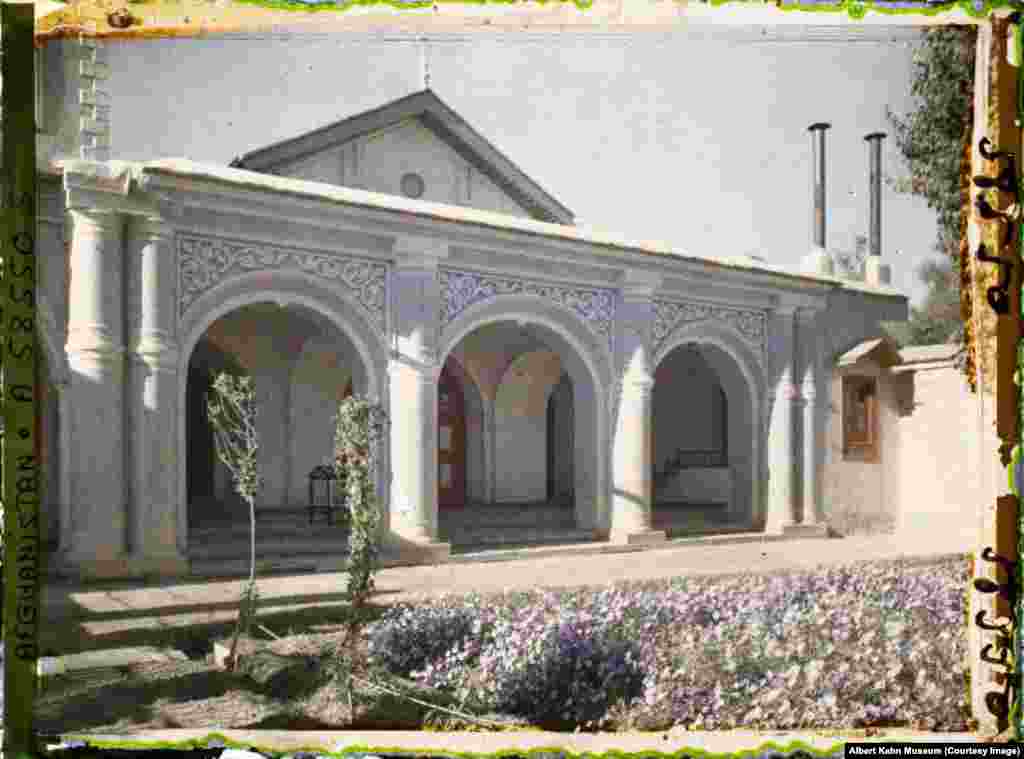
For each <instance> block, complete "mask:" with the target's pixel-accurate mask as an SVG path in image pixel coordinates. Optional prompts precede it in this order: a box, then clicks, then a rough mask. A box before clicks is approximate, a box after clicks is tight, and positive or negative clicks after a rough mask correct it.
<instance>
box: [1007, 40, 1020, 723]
mask: <svg viewBox="0 0 1024 759" xmlns="http://www.w3.org/2000/svg"><path fill="white" fill-rule="evenodd" d="M1013 44H1014V47H1015V48H1016V50H1015V51H1014V52H1015V53H1016V56H1015V57H1016V59H1017V102H1016V104H1015V108H1016V112H1017V120H1018V123H1024V61H1022V60H1021V52H1022V50H1024V25H1022V24H1019V23H1018V24H1017V25H1016V28H1015V30H1014V35H1013ZM1019 148H1020V146H1015V147H1014V152H1017V153H1018V155H1019V152H1020V151H1019ZM1018 166H1020V164H1019V163H1018ZM1018 171H1020V169H1019V168H1018ZM1017 184H1018V188H1020V185H1021V178H1020V177H1019V176H1018V177H1017ZM1017 235H1018V240H1017V251H1016V253H1017V255H1016V257H1015V258H1016V261H1015V263H1016V265H1017V267H1018V271H1019V268H1020V265H1021V261H1022V260H1024V255H1022V254H1024V225H1021V224H1018V225H1017ZM1017 281H1018V284H1020V286H1021V295H1024V280H1022V279H1021V278H1020V277H1019V276H1018V280H1017ZM1019 302H1020V308H1021V314H1019V315H1018V318H1021V319H1024V297H1022V298H1021V299H1020V301H1019ZM1018 334H1019V333H1018ZM1016 375H1017V376H1016V377H1015V379H1016V380H1018V383H1017V384H1018V385H1020V380H1021V378H1024V341H1022V342H1019V343H1018V344H1017V371H1016ZM1018 403H1019V404H1020V409H1019V414H1020V423H1019V424H1018V425H1017V430H1018V432H1017V434H1018V439H1017V445H1016V450H1015V451H1014V452H1013V453H1014V454H1015V455H1011V457H1010V466H1009V469H1010V492H1012V493H1014V495H1016V496H1017V555H1016V556H1015V557H1014V559H1015V560H1016V562H1017V567H1018V571H1017V573H1016V575H1017V608H1016V609H1014V612H1015V614H1016V617H1017V624H1016V625H1014V630H1013V668H1014V674H1015V675H1016V677H1017V678H1018V679H1017V683H1018V687H1017V689H1016V690H1014V691H1013V701H1012V702H1011V703H1010V724H1011V725H1012V726H1013V736H1014V739H1015V740H1016V741H1017V742H1018V743H1019V742H1021V740H1022V738H1024V714H1022V712H1024V708H1022V707H1024V704H1022V701H1021V688H1020V677H1021V664H1022V663H1024V659H1022V658H1021V648H1022V640H1021V639H1022V635H1021V629H1020V627H1021V613H1022V612H1024V578H1022V577H1021V574H1022V573H1021V571H1020V567H1021V566H1022V561H1024V514H1022V509H1021V497H1020V483H1015V482H1014V479H1015V477H1014V474H1015V470H1016V459H1017V458H1018V457H1019V456H1020V453H1021V449H1022V448H1024V395H1022V394H1020V393H1019V392H1018ZM1014 485H1016V486H1017V487H1014Z"/></svg>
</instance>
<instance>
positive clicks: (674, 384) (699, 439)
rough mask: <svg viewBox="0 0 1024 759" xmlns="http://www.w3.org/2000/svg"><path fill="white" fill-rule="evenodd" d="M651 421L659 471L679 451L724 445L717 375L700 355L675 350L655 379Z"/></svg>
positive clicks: (706, 448) (709, 448)
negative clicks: (719, 415)
mask: <svg viewBox="0 0 1024 759" xmlns="http://www.w3.org/2000/svg"><path fill="white" fill-rule="evenodd" d="M654 378H655V385H654V398H653V402H652V403H653V406H652V417H653V426H654V464H655V466H656V468H657V469H658V470H659V471H660V470H661V469H662V468H663V467H664V466H665V463H666V462H667V461H668V460H669V459H671V458H673V457H674V456H675V453H676V450H677V449H679V448H682V449H684V450H712V449H714V448H716V447H717V446H718V444H719V443H720V441H721V431H720V430H719V429H718V428H719V426H720V425H721V420H720V419H718V418H717V417H716V412H717V410H718V397H717V396H718V387H719V381H718V377H717V375H716V374H715V373H714V372H713V371H712V370H711V368H710V367H709V366H708V364H707V362H706V361H705V360H704V359H703V358H701V356H700V354H695V353H693V352H690V351H686V350H680V349H676V350H674V351H672V352H671V353H670V354H669V355H668V356H666V357H665V360H664V361H662V362H661V364H659V366H658V368H657V371H656V372H655V375H654Z"/></svg>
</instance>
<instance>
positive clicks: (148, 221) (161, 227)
mask: <svg viewBox="0 0 1024 759" xmlns="http://www.w3.org/2000/svg"><path fill="white" fill-rule="evenodd" d="M130 225H131V226H130V229H131V233H132V235H133V236H135V237H138V238H141V239H144V240H147V241H148V240H152V241H154V242H162V243H169V242H171V240H173V239H174V232H175V226H174V224H173V222H171V221H170V220H168V219H167V218H165V217H164V216H132V217H131V221H130Z"/></svg>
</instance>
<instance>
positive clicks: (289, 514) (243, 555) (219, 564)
mask: <svg viewBox="0 0 1024 759" xmlns="http://www.w3.org/2000/svg"><path fill="white" fill-rule="evenodd" d="M335 522H336V523H335V525H333V526H331V525H328V524H327V523H326V519H325V518H324V517H323V516H318V517H317V519H316V520H315V521H314V523H313V524H312V525H310V524H309V516H308V512H307V511H306V510H305V509H294V510H272V511H262V512H260V511H258V512H257V513H256V571H257V574H263V575H266V574H274V573H278V572H303V571H321V572H327V571H341V570H342V569H343V568H344V564H345V556H346V554H347V551H348V528H347V527H345V526H344V525H343V524H338V522H340V519H337V518H336V520H335ZM188 538H189V541H188V545H189V547H188V555H189V562H190V564H191V567H192V574H193V575H195V576H199V577H221V576H223V577H229V576H236V575H245V574H248V572H249V551H250V542H249V541H250V536H249V522H248V520H246V521H239V520H238V519H234V520H232V521H230V522H205V523H202V524H200V525H197V526H195V527H192V528H190V529H189V533H188Z"/></svg>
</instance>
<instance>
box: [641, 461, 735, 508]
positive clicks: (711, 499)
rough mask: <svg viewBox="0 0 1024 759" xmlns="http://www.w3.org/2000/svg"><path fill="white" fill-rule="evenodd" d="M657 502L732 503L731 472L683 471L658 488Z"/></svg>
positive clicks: (714, 468)
mask: <svg viewBox="0 0 1024 759" xmlns="http://www.w3.org/2000/svg"><path fill="white" fill-rule="evenodd" d="M657 498H658V500H659V501H666V502H676V503H695V504H702V505H706V504H712V503H723V504H730V503H732V502H733V485H732V471H731V469H729V468H725V467H695V468H693V469H683V470H682V471H681V472H679V474H677V475H675V476H674V477H671V478H669V479H668V480H667V481H666V482H665V484H664V485H663V486H662V487H660V488H658V493H657Z"/></svg>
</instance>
